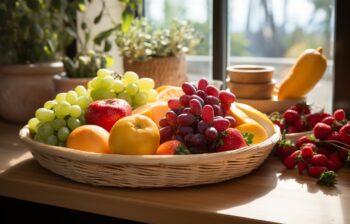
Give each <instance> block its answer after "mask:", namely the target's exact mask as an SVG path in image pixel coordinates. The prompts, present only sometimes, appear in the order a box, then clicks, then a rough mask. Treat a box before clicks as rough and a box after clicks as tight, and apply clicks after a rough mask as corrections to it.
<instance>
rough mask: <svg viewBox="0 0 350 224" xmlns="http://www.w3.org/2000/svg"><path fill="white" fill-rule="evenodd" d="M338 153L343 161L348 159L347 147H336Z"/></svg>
mask: <svg viewBox="0 0 350 224" xmlns="http://www.w3.org/2000/svg"><path fill="white" fill-rule="evenodd" d="M338 153H339V158H340V159H341V160H342V161H343V162H346V160H347V159H348V156H349V155H350V154H349V153H350V151H349V149H338Z"/></svg>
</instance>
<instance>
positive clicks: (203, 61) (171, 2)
mask: <svg viewBox="0 0 350 224" xmlns="http://www.w3.org/2000/svg"><path fill="white" fill-rule="evenodd" d="M144 5H145V16H146V17H147V18H148V19H149V20H150V21H151V22H152V23H153V24H154V25H155V26H158V27H167V26H169V25H170V23H171V21H172V19H173V18H175V19H178V20H188V21H191V23H192V24H193V26H194V27H195V29H196V30H197V31H198V32H199V33H200V34H201V35H202V37H203V41H202V43H201V44H200V46H198V47H197V48H196V50H195V52H193V54H191V55H187V56H186V59H187V61H188V65H187V66H188V74H189V78H190V80H192V81H196V80H198V79H199V78H201V77H203V76H204V77H207V78H209V79H211V77H212V76H211V73H212V72H211V71H212V68H211V64H212V52H211V51H212V36H211V34H212V27H211V18H212V1H211V0H195V1H188V0H145V2H144Z"/></svg>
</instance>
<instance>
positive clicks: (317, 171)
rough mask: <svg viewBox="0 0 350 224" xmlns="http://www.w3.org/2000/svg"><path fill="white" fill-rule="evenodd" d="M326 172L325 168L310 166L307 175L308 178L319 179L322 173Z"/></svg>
mask: <svg viewBox="0 0 350 224" xmlns="http://www.w3.org/2000/svg"><path fill="white" fill-rule="evenodd" d="M326 171H327V167H325V166H311V167H309V169H308V174H309V176H310V177H316V178H319V177H320V176H321V174H322V173H323V172H326Z"/></svg>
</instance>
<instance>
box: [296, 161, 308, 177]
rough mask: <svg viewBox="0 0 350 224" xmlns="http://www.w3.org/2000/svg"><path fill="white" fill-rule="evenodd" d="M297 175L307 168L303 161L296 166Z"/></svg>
mask: <svg viewBox="0 0 350 224" xmlns="http://www.w3.org/2000/svg"><path fill="white" fill-rule="evenodd" d="M297 167H298V172H299V174H302V173H303V172H304V170H305V169H306V168H307V164H306V163H305V162H304V161H299V162H298V164H297Z"/></svg>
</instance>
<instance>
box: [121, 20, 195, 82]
mask: <svg viewBox="0 0 350 224" xmlns="http://www.w3.org/2000/svg"><path fill="white" fill-rule="evenodd" d="M200 42H201V38H200V37H199V36H198V35H197V34H196V33H195V30H194V28H193V26H192V24H191V23H190V22H188V21H185V22H180V21H177V20H173V22H172V24H171V27H170V28H169V29H165V28H159V29H156V28H154V27H152V26H151V24H150V23H149V22H148V21H147V20H146V19H144V18H136V19H133V20H132V23H131V26H130V27H129V28H128V29H122V26H119V29H118V30H117V31H116V45H117V46H118V48H119V50H120V53H121V55H122V56H123V65H124V70H125V71H134V72H136V73H137V74H139V75H140V76H141V77H142V76H147V77H150V78H152V79H153V80H154V81H155V83H156V85H158V86H160V85H165V84H171V85H181V84H182V83H183V82H184V81H186V80H187V74H186V73H187V71H186V70H187V64H186V60H185V54H187V53H190V52H191V51H192V50H193V49H194V48H195V47H196V46H197V45H198V44H199V43H200Z"/></svg>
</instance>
